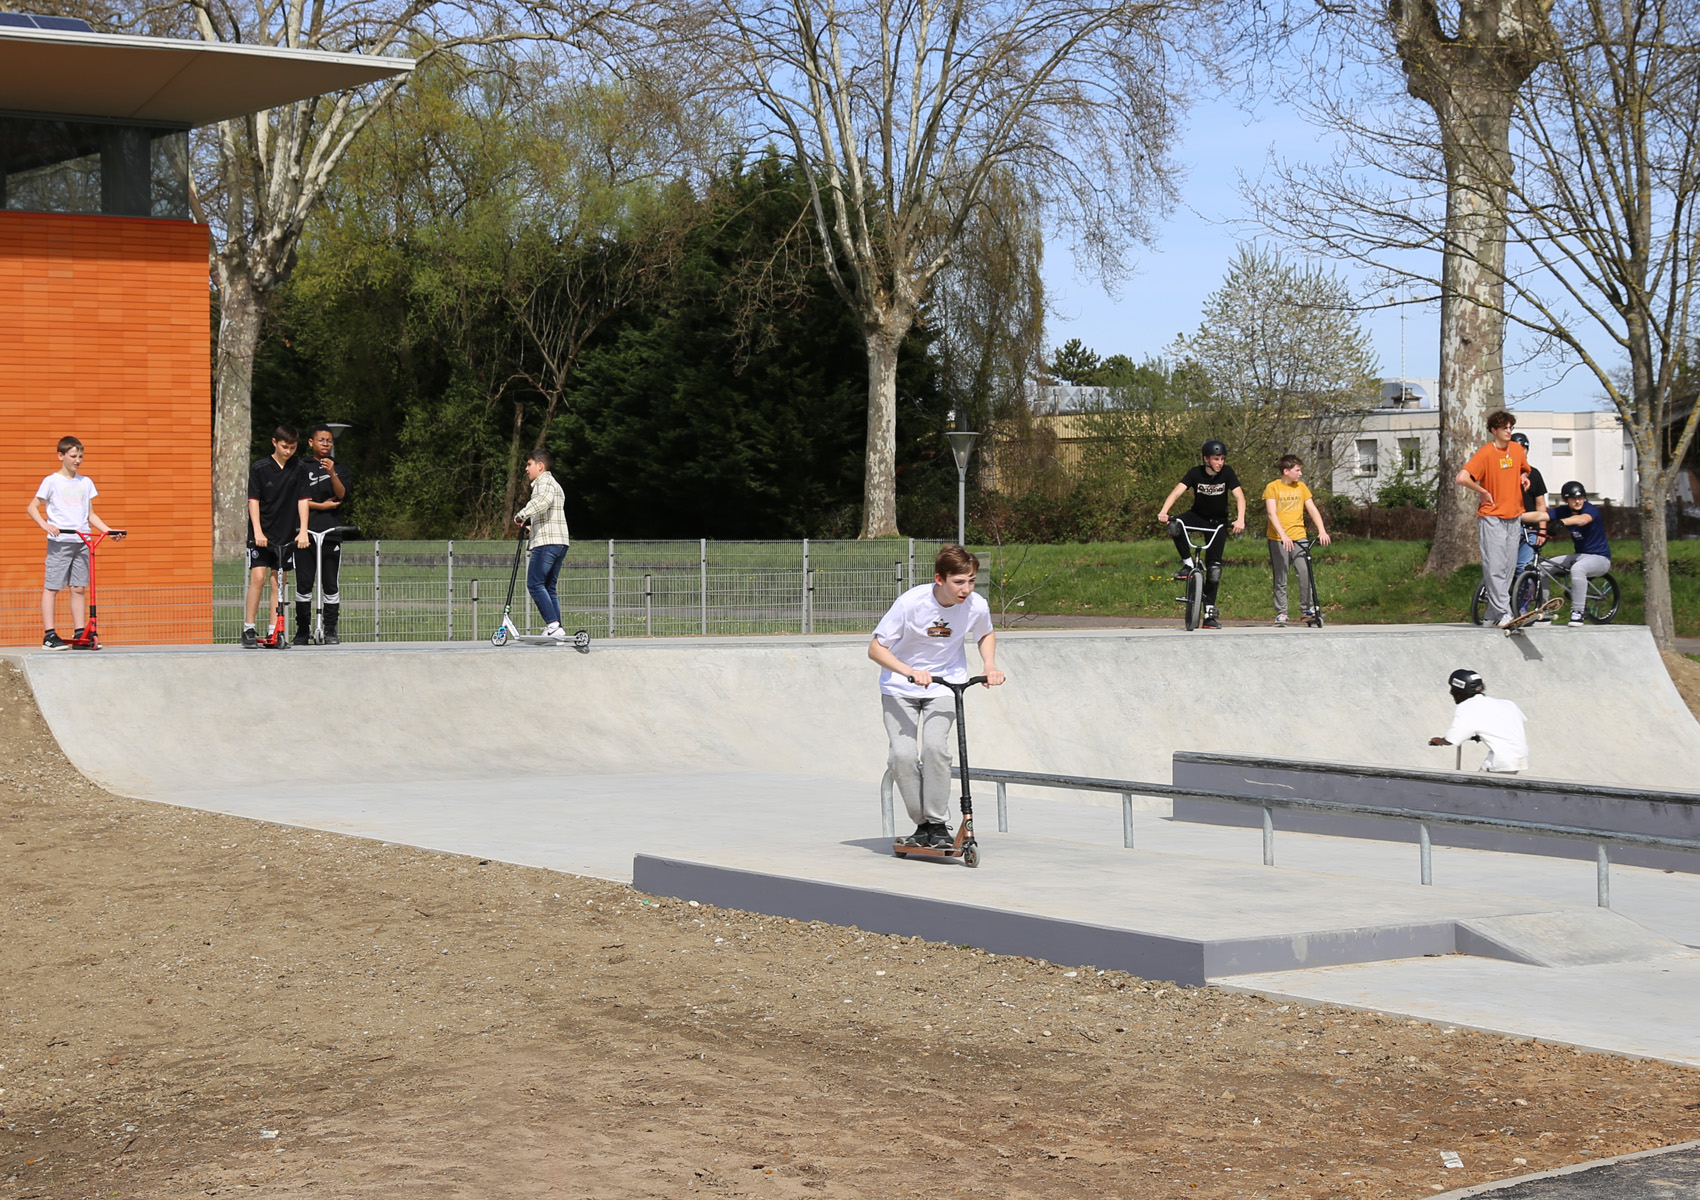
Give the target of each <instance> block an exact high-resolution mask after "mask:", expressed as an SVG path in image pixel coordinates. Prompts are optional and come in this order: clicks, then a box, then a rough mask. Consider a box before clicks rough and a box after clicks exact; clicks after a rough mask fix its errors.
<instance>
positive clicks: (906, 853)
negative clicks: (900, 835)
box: [891, 838, 980, 867]
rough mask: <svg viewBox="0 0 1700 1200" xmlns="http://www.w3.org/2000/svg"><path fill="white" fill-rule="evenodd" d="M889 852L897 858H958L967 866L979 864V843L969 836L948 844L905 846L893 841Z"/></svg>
mask: <svg viewBox="0 0 1700 1200" xmlns="http://www.w3.org/2000/svg"><path fill="white" fill-rule="evenodd" d="M891 852H892V853H893V854H895V855H896V856H897V857H898V858H960V859H961V860H962V861H963V863H964V864H965V865H967V866H970V867H977V866H979V865H980V845H979V843H978V842H976V841H974V840H973V839H971V838H970V839H968V840H966V841H963V842H959V843H954V844H952V845H949V846H905V845H904V844H903V843H902V842H895V841H894V842H893V843H892V844H891Z"/></svg>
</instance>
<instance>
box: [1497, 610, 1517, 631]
mask: <svg viewBox="0 0 1700 1200" xmlns="http://www.w3.org/2000/svg"><path fill="white" fill-rule="evenodd" d="M1513 620H1515V618H1514V617H1512V615H1511V614H1510V613H1506V614H1505V615H1504V616H1503V617H1501V618H1499V624H1498V625H1496V626H1495V628H1496V629H1504V628H1505V627H1506V626H1507V625H1509V624H1511V622H1512V621H1513Z"/></svg>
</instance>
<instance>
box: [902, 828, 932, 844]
mask: <svg viewBox="0 0 1700 1200" xmlns="http://www.w3.org/2000/svg"><path fill="white" fill-rule="evenodd" d="M932 837H933V827H932V826H931V825H917V826H915V832H914V833H912V834H910V835H909V836H908V837H900V838H898V839H897V844H898V845H899V846H926V845H930V844H931V843H932Z"/></svg>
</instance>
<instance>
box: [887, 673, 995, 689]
mask: <svg viewBox="0 0 1700 1200" xmlns="http://www.w3.org/2000/svg"><path fill="white" fill-rule="evenodd" d="M903 678H905V679H907V680H908V681H909V682H910V683H914V682H915V677H914V676H913V675H905V676H904V677H903ZM933 682H934V683H941V684H943V685H944V686H945V687H947V688H949V689H950V690H951V691H953V692H959V693H960V692H966V691H967V690H968V689H969V688H971V687H973V686H974V685H975V684H976V683H985V682H986V677H985V676H984V675H976V676H974V677H973V678H972V679H967V680H964V681H963V682H961V683H952V682H951V681H950V680H948V679H940V678H938V677H937V676H934V678H933Z"/></svg>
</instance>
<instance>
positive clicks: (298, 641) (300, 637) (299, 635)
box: [289, 629, 311, 646]
mask: <svg viewBox="0 0 1700 1200" xmlns="http://www.w3.org/2000/svg"><path fill="white" fill-rule="evenodd" d="M289 644H290V645H291V646H306V645H310V644H311V640H310V639H309V638H308V637H307V631H306V630H304V629H297V630H296V631H295V636H294V637H292V638H290V639H289Z"/></svg>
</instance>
